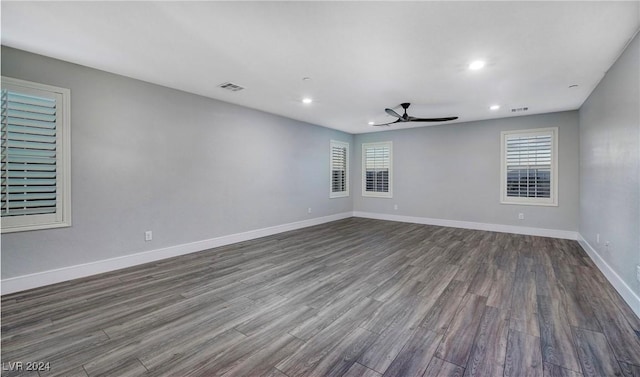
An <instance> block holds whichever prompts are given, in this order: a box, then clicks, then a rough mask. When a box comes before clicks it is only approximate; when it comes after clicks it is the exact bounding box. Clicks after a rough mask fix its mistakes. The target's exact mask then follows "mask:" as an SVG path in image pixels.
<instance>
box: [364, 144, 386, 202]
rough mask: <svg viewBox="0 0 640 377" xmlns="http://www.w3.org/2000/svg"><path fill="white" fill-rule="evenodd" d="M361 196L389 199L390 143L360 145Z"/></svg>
mask: <svg viewBox="0 0 640 377" xmlns="http://www.w3.org/2000/svg"><path fill="white" fill-rule="evenodd" d="M362 154H363V173H364V176H363V195H364V196H382V197H391V142H385V143H371V144H363V145H362Z"/></svg>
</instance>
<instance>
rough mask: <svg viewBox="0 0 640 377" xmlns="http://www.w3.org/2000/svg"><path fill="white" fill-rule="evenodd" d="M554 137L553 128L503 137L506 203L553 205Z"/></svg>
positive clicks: (511, 133)
mask: <svg viewBox="0 0 640 377" xmlns="http://www.w3.org/2000/svg"><path fill="white" fill-rule="evenodd" d="M554 137H555V130H554V129H545V130H542V131H538V132H535V131H529V132H518V133H516V132H510V133H505V134H503V138H504V140H503V185H504V187H503V201H510V199H511V200H513V201H514V202H518V201H520V200H522V198H527V199H525V201H524V203H523V204H536V203H537V204H544V203H547V204H552V203H553V201H554V199H555V190H554V184H555V182H554V180H555V155H554V154H555V144H554V143H555V141H554Z"/></svg>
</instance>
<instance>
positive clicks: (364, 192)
mask: <svg viewBox="0 0 640 377" xmlns="http://www.w3.org/2000/svg"><path fill="white" fill-rule="evenodd" d="M374 147H388V148H389V191H388V192H377V191H367V157H366V151H367V149H368V148H374ZM362 196H364V197H371V198H393V142H391V141H381V142H376V143H362Z"/></svg>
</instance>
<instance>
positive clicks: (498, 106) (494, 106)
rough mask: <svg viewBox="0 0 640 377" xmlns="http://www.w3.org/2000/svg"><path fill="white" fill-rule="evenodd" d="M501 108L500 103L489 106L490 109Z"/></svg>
mask: <svg viewBox="0 0 640 377" xmlns="http://www.w3.org/2000/svg"><path fill="white" fill-rule="evenodd" d="M499 108H500V105H491V106H489V110H494V111H495V110H498V109H499Z"/></svg>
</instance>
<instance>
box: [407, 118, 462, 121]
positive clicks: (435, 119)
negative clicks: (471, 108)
mask: <svg viewBox="0 0 640 377" xmlns="http://www.w3.org/2000/svg"><path fill="white" fill-rule="evenodd" d="M456 119H458V117H446V118H414V117H409V119H408V120H407V121H408V122H447V121H450V120H456Z"/></svg>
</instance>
